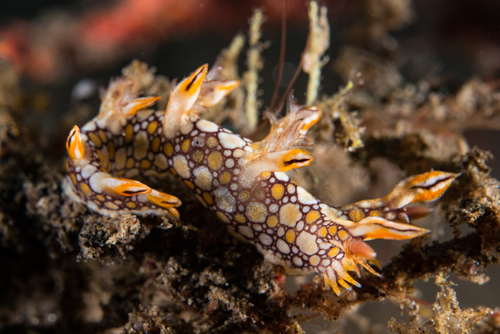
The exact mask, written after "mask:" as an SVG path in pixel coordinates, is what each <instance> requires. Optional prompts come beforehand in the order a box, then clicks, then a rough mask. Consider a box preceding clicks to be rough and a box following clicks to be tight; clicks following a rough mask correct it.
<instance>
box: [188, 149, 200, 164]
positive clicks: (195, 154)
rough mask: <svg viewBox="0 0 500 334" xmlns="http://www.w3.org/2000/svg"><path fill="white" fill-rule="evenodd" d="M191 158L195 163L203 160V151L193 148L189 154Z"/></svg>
mask: <svg viewBox="0 0 500 334" xmlns="http://www.w3.org/2000/svg"><path fill="white" fill-rule="evenodd" d="M191 158H192V159H193V161H194V162H196V163H197V164H199V163H200V162H202V161H203V152H202V151H200V150H195V151H194V152H193V153H192V154H191Z"/></svg>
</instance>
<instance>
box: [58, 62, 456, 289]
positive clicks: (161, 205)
mask: <svg viewBox="0 0 500 334" xmlns="http://www.w3.org/2000/svg"><path fill="white" fill-rule="evenodd" d="M221 72H222V71H219V69H216V70H212V71H210V72H208V67H207V65H203V66H201V67H199V68H198V69H197V70H196V71H194V72H193V73H192V74H191V75H190V76H188V77H187V78H186V79H184V80H183V81H182V82H181V83H179V84H178V85H177V86H176V87H175V88H174V90H173V91H172V93H171V95H170V99H169V101H168V106H167V108H166V110H165V112H162V111H156V112H155V111H153V110H148V109H143V108H148V107H150V106H151V105H152V104H154V103H155V102H156V101H157V100H158V99H159V98H158V97H139V95H140V92H138V91H137V89H136V88H135V86H134V84H133V82H132V81H131V80H128V79H126V78H119V79H117V80H115V81H113V82H111V84H110V86H109V88H108V90H107V92H106V94H105V95H104V97H103V102H102V105H101V109H100V112H99V114H98V115H97V116H96V118H94V119H93V120H91V121H90V122H88V123H87V124H86V125H85V126H83V127H82V128H81V129H79V128H78V127H77V126H75V127H74V128H73V130H71V132H70V134H69V136H68V140H67V143H66V147H67V150H68V155H69V159H68V162H67V170H68V175H67V177H66V178H65V181H64V184H63V186H64V189H65V192H66V193H67V194H68V195H70V196H71V198H73V199H74V200H76V201H79V202H82V203H84V204H85V205H87V206H88V207H89V208H90V209H92V210H94V211H97V212H99V213H101V214H105V215H110V216H117V215H118V214H123V213H128V212H131V213H137V214H157V215H169V216H171V217H174V218H178V217H179V212H178V211H177V210H176V209H175V208H176V207H178V206H180V205H181V201H180V200H179V199H178V198H176V197H174V196H172V195H169V194H166V193H164V192H161V191H158V190H155V189H153V188H151V187H149V186H148V185H146V184H145V183H142V182H139V181H136V180H135V179H137V178H141V180H142V179H146V180H148V179H152V178H154V179H155V180H158V179H164V178H165V176H166V175H167V174H174V175H176V176H177V177H178V178H179V179H180V180H181V181H182V182H183V183H184V184H185V185H186V186H187V187H188V188H189V189H191V190H192V191H193V192H194V194H195V196H196V198H197V199H198V200H199V201H200V202H201V203H202V204H203V205H204V206H206V207H207V208H209V209H210V210H212V211H213V212H214V213H215V215H216V216H217V217H218V218H219V219H220V220H221V221H222V222H224V223H225V224H226V225H227V226H228V228H229V229H230V231H232V232H234V233H235V234H237V235H238V236H239V237H240V238H241V239H244V240H246V241H248V242H250V243H252V244H254V245H255V246H256V247H257V249H258V250H259V251H260V252H262V253H263V254H264V256H265V259H267V260H269V261H271V262H273V263H275V264H279V265H282V266H283V267H284V268H285V269H286V270H287V272H289V273H302V272H310V271H316V272H318V273H320V274H322V275H323V277H324V280H325V285H326V286H327V287H329V288H331V289H333V291H334V292H335V293H337V294H340V292H341V291H340V287H344V288H346V289H350V286H351V285H354V286H358V287H359V286H360V285H359V283H358V282H357V281H356V280H354V279H353V278H352V277H351V276H350V275H349V273H348V272H350V271H354V272H356V273H357V274H358V276H359V274H360V271H359V268H360V267H364V268H365V269H366V270H367V271H369V272H370V273H372V274H374V275H378V274H377V272H376V271H375V270H374V269H373V268H372V267H371V266H370V265H369V263H368V262H374V261H376V260H375V257H376V253H375V251H374V250H373V249H372V248H371V247H370V246H369V245H368V244H367V243H365V241H366V240H370V239H398V240H401V239H410V238H414V237H417V236H420V235H422V234H424V233H426V232H427V230H426V229H423V228H420V227H417V226H414V225H412V224H409V222H410V219H414V218H418V217H420V216H423V215H425V214H427V213H429V210H428V209H425V208H423V207H417V208H409V209H407V208H406V207H405V206H406V205H409V204H412V203H417V202H425V201H432V200H435V199H437V198H438V197H440V196H441V195H442V194H443V192H444V191H445V190H446V189H447V188H448V187H449V186H450V184H451V182H452V181H453V179H454V178H456V177H457V174H453V173H446V172H439V171H431V172H429V173H425V174H421V175H417V176H413V177H409V178H407V179H405V180H403V181H402V182H400V183H399V184H398V185H397V186H396V187H395V188H394V190H393V191H392V192H391V193H390V194H389V195H387V196H385V197H382V198H379V199H373V200H365V201H360V202H357V203H354V204H352V205H348V206H344V207H341V208H339V209H336V208H333V207H330V206H328V205H327V204H325V203H323V202H322V201H321V200H319V199H317V198H315V197H314V196H313V195H311V194H310V193H308V192H307V191H306V190H305V189H303V188H301V187H300V186H298V185H297V184H296V183H295V182H294V181H293V180H291V179H290V178H289V177H288V175H287V174H285V173H284V172H285V171H288V170H291V169H294V168H300V167H302V166H307V165H309V164H310V163H311V161H312V160H313V157H312V155H311V154H310V153H309V152H307V151H306V150H305V145H304V144H303V141H304V139H305V136H306V134H307V131H308V130H309V129H310V128H311V126H312V125H314V124H315V123H316V122H318V120H319V118H320V115H321V111H320V110H319V109H318V108H316V107H314V106H299V105H297V104H296V103H295V102H294V101H293V99H290V100H289V106H288V113H287V115H286V116H285V117H283V118H282V119H279V120H277V119H274V118H272V119H271V130H270V133H269V135H268V136H267V137H266V138H264V139H263V140H262V141H260V142H256V143H253V142H252V141H251V140H249V139H247V138H243V137H242V136H240V135H238V134H235V133H232V132H231V131H229V130H227V129H224V128H223V127H221V126H219V125H217V124H214V123H212V122H210V121H207V120H204V119H200V118H199V115H200V114H201V113H202V112H204V111H205V110H206V108H207V107H210V106H212V105H214V104H216V103H218V102H220V101H221V100H222V99H223V97H224V96H226V95H227V94H229V92H231V90H233V89H234V88H235V87H236V86H237V85H238V83H239V81H238V80H236V79H234V80H227V78H220V77H218V75H219V74H220V73H221ZM271 117H272V116H271Z"/></svg>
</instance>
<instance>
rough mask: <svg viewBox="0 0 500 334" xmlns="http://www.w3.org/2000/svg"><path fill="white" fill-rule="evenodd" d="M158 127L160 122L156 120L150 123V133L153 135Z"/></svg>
mask: <svg viewBox="0 0 500 334" xmlns="http://www.w3.org/2000/svg"><path fill="white" fill-rule="evenodd" d="M156 128H158V122H156V121H155V122H151V123H149V125H148V133H149V134H150V135H152V134H153V133H155V131H156Z"/></svg>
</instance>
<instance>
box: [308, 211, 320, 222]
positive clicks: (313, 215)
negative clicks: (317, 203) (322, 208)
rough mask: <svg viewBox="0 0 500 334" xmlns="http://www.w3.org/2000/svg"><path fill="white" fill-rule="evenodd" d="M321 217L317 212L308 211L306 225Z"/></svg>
mask: <svg viewBox="0 0 500 334" xmlns="http://www.w3.org/2000/svg"><path fill="white" fill-rule="evenodd" d="M320 216H321V214H320V213H319V212H318V211H310V212H309V213H308V214H307V215H306V223H308V224H312V223H314V222H315V221H316V220H318V218H319V217H320Z"/></svg>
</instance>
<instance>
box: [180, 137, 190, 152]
mask: <svg viewBox="0 0 500 334" xmlns="http://www.w3.org/2000/svg"><path fill="white" fill-rule="evenodd" d="M190 143H191V142H190V141H189V139H186V140H184V141H183V142H182V146H181V149H182V152H184V153H187V152H188V151H189V144H190Z"/></svg>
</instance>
